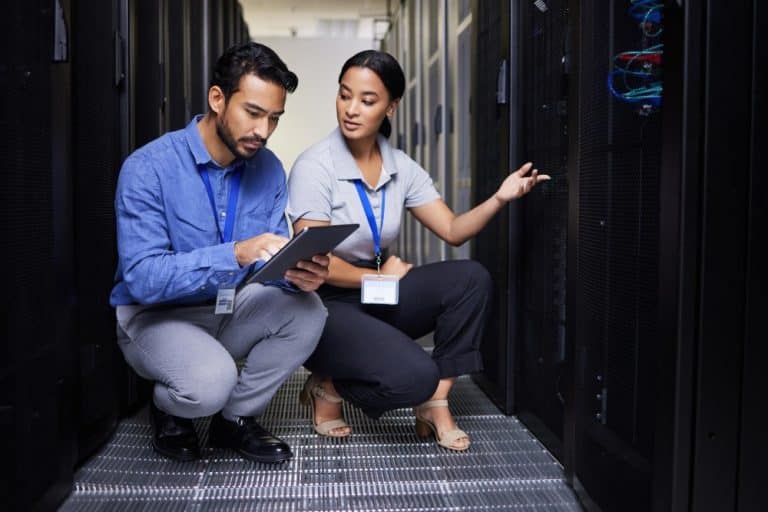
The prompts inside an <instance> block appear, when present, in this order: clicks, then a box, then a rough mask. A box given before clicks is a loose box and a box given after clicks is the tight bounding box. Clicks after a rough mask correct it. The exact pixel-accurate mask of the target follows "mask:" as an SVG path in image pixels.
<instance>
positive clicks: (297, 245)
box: [247, 224, 360, 283]
mask: <svg viewBox="0 0 768 512" xmlns="http://www.w3.org/2000/svg"><path fill="white" fill-rule="evenodd" d="M358 227H360V225H359V224H335V225H331V226H310V227H306V228H304V229H302V230H301V231H299V232H298V233H296V234H295V235H294V237H293V238H292V239H291V240H290V241H289V242H288V243H287V244H285V245H284V246H283V248H282V249H280V250H279V251H277V252H276V253H275V254H274V256H272V257H271V258H270V259H269V260H268V261H267V262H266V263H265V264H264V265H263V266H262V267H261V268H259V269H258V270H257V271H256V272H254V273H253V274H251V275H250V276H249V277H248V279H247V283H263V282H265V281H277V280H280V279H283V278H284V276H285V271H286V270H288V269H289V268H294V267H296V263H298V262H299V261H301V260H305V261H311V260H312V256H314V255H315V254H327V253H329V252H331V251H332V250H333V249H334V248H335V247H336V246H337V245H339V244H340V243H341V242H342V240H344V239H345V238H347V237H348V236H349V235H351V234H352V233H353V232H354V231H355V230H356V229H357V228H358Z"/></svg>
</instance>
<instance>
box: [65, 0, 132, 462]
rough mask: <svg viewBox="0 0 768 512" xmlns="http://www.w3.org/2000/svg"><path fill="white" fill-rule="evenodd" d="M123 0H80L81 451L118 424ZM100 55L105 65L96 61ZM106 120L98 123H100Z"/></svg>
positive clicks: (76, 143)
mask: <svg viewBox="0 0 768 512" xmlns="http://www.w3.org/2000/svg"><path fill="white" fill-rule="evenodd" d="M119 8H120V2H119V1H118V0H110V1H103V0H80V1H79V2H78V3H77V8H76V9H75V12H74V19H73V22H74V25H75V27H77V30H75V31H74V41H73V45H74V49H75V58H74V63H73V65H74V89H73V102H74V109H73V131H74V138H73V148H74V157H75V167H76V168H77V171H78V172H77V175H76V176H75V179H74V183H73V185H74V190H73V192H74V197H75V208H74V218H75V226H76V244H75V255H76V257H75V263H76V268H77V273H76V280H77V331H76V333H77V334H76V336H77V338H76V342H75V350H76V353H77V354H78V360H79V363H80V364H79V385H78V394H77V397H78V402H79V416H78V459H79V460H81V461H82V460H84V459H85V458H86V457H87V456H88V455H89V454H91V453H92V452H93V451H94V450H96V449H97V447H98V446H99V445H101V444H102V443H103V442H104V441H105V440H106V439H107V438H108V436H109V435H111V433H112V432H113V430H114V428H115V426H116V425H117V416H118V400H117V392H116V391H117V389H118V388H120V387H121V386H120V384H119V383H118V382H117V381H116V379H115V375H116V374H119V373H120V371H121V370H122V368H121V366H124V365H125V363H124V362H123V361H122V354H120V352H119V350H118V349H117V341H116V337H115V314H114V310H113V309H112V308H111V307H110V305H109V293H110V291H111V288H112V284H113V280H114V273H115V268H116V267H117V243H116V240H115V215H114V206H113V204H114V196H115V187H116V182H117V175H118V171H119V170H120V165H121V163H122V151H123V150H122V148H123V146H124V145H127V142H125V141H123V140H122V138H123V137H127V123H122V119H123V118H122V116H121V105H120V95H121V93H122V91H123V90H124V88H125V87H126V73H127V70H126V69H125V68H124V66H123V64H124V62H125V46H124V43H125V42H126V41H125V38H124V36H125V34H124V33H121V31H120V30H119V22H120V9H119ZM96 63H98V65H96ZM97 127H98V128H97Z"/></svg>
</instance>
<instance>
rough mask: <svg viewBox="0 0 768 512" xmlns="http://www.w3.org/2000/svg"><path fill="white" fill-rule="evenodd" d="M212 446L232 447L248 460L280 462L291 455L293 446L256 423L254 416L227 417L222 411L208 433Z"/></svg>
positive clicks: (215, 417)
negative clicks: (235, 418)
mask: <svg viewBox="0 0 768 512" xmlns="http://www.w3.org/2000/svg"><path fill="white" fill-rule="evenodd" d="M208 438H209V440H210V444H211V446H218V447H220V448H232V449H233V450H235V451H236V452H238V453H239V454H240V455H242V456H243V457H245V458H246V459H248V460H252V461H255V462H268V463H278V462H285V461H287V460H288V459H290V458H291V457H293V453H291V447H290V446H288V445H287V444H286V443H285V442H284V441H282V440H280V439H278V438H276V437H275V436H273V435H272V434H270V433H269V432H267V431H266V430H264V428H263V427H262V426H261V425H259V424H258V423H256V420H254V419H253V418H243V417H241V418H238V420H237V421H236V422H235V421H229V420H227V419H225V418H224V417H223V416H222V415H221V413H219V414H216V415H215V416H214V417H213V419H212V420H211V430H210V433H209V435H208Z"/></svg>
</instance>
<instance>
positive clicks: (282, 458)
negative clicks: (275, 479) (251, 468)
mask: <svg viewBox="0 0 768 512" xmlns="http://www.w3.org/2000/svg"><path fill="white" fill-rule="evenodd" d="M208 446H210V447H211V448H223V449H225V450H232V451H234V452H237V453H238V455H240V456H241V457H243V458H244V459H248V460H250V461H252V462H263V463H265V464H280V463H283V462H287V461H289V460H290V459H291V458H293V453H286V454H282V455H271V456H267V455H253V454H252V453H248V452H246V451H245V450H240V449H239V448H237V447H235V446H232V445H230V444H227V443H220V442H217V441H216V440H213V439H211V438H210V437H209V438H208Z"/></svg>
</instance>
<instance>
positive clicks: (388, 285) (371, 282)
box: [360, 274, 400, 305]
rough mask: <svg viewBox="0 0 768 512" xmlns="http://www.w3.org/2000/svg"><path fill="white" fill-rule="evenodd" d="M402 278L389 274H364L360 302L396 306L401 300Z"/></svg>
mask: <svg viewBox="0 0 768 512" xmlns="http://www.w3.org/2000/svg"><path fill="white" fill-rule="evenodd" d="M399 281H400V278H398V277H397V276H393V275H387V274H363V280H362V282H361V283H360V302H362V303H363V304H389V305H395V304H397V301H398V299H399V296H398V293H399V290H400V286H399V285H400V282H399Z"/></svg>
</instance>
